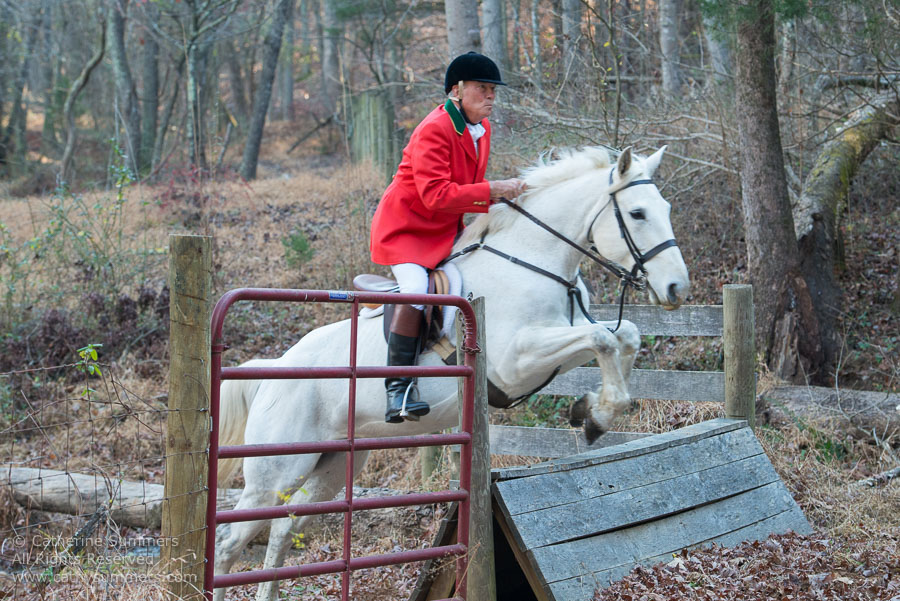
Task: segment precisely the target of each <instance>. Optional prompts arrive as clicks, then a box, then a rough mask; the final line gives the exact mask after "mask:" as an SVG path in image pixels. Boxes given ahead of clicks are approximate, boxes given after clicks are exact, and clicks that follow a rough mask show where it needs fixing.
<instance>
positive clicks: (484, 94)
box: [371, 52, 525, 423]
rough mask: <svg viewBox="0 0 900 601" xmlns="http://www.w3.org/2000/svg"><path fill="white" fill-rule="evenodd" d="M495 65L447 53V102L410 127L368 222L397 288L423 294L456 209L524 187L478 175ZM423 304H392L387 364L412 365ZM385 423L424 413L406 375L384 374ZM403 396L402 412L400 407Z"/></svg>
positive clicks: (444, 250) (483, 204)
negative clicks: (450, 56)
mask: <svg viewBox="0 0 900 601" xmlns="http://www.w3.org/2000/svg"><path fill="white" fill-rule="evenodd" d="M498 85H506V84H505V83H503V81H502V79H501V76H500V70H499V69H498V68H497V65H496V64H495V63H494V61H492V60H491V59H489V58H488V57H486V56H484V55H482V54H478V53H476V52H469V53H467V54H463V55H460V56H458V57H456V58H455V59H453V61H452V62H451V63H450V66H449V67H448V68H447V73H446V75H445V77H444V92H445V93H446V94H447V95H448V98H447V101H446V102H445V103H444V104H443V105H441V106H438V107H437V108H436V109H434V110H433V111H431V113H429V114H428V116H427V117H425V119H423V120H422V122H421V123H420V124H419V125H418V126H417V127H416V129H415V130H414V131H413V133H412V136H411V137H410V140H409V144H407V146H406V148H405V149H404V150H403V159H402V160H401V161H400V166H399V167H398V168H397V173H395V174H394V177H393V181H392V182H391V184H390V185H389V186H388V188H387V190H386V191H385V192H384V196H382V198H381V202H380V203H379V204H378V208H377V210H376V211H375V217H374V218H373V220H372V234H371V253H372V260H373V261H374V262H375V263H379V264H381V265H390V267H391V271H392V272H393V274H394V277H395V278H396V279H397V283H398V284H399V286H400V292H403V293H407V294H425V293H427V291H428V270H431V269H434V268H435V267H436V266H437V265H438V264H439V263H440V262H441V260H443V259H444V258H445V257H447V255H449V254H450V250H451V248H452V247H453V241H454V240H455V239H456V237H457V235H458V234H459V232H461V231H462V229H463V227H465V226H464V225H463V214H465V213H486V212H487V211H488V208H489V207H490V205H491V204H492V203H493V201H494V200H495V199H498V198H506V199H513V198H515V197H517V196H519V195H520V194H521V193H522V192H523V191H524V190H525V183H524V182H523V181H522V180H519V179H506V180H497V181H486V180H485V179H484V174H485V170H486V168H487V162H488V157H489V155H490V149H491V125H490V123H489V122H488V120H487V117H488V116H490V114H491V111H492V110H493V106H494V100H495V97H496V86H498ZM423 309H424V307H423V306H422V305H397V306H396V309H395V311H394V315H393V319H392V320H391V325H390V335H389V337H388V356H387V364H388V365H413V364H414V363H415V360H416V356H417V354H418V347H419V344H420V339H419V336H420V333H421V332H422V329H423V328H422V323H423ZM384 384H385V389H386V390H387V409H386V411H385V415H384V419H385V421H386V422H388V423H402V422H403V419H404V417H407V416H408V417H407V418H408V419H418V418H419V417H421V416H423V415H426V414H427V413H428V412H429V411H430V407H429V406H428V403H426V402H425V401H422V400H420V399H419V398H418V395H417V394H415V384H414V382H413V379H412V378H405V377H403V378H400V377H391V378H386V379H385V382H384ZM404 402H405V409H406V412H405V413H404V411H403V409H404Z"/></svg>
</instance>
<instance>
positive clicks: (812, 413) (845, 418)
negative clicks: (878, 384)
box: [761, 386, 900, 439]
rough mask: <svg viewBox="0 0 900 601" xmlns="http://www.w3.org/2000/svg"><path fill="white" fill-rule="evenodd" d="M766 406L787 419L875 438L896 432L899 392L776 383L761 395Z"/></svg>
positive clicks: (899, 420)
mask: <svg viewBox="0 0 900 601" xmlns="http://www.w3.org/2000/svg"><path fill="white" fill-rule="evenodd" d="M761 399H762V400H763V401H765V402H766V404H767V405H768V406H769V408H770V409H772V410H774V411H776V412H779V413H781V414H783V415H784V416H785V417H787V418H789V419H790V418H794V417H795V416H800V417H802V418H803V419H807V420H808V419H813V420H825V421H829V422H831V423H832V424H833V425H835V426H837V427H839V428H842V429H844V430H847V431H848V433H850V434H853V435H855V436H865V437H870V436H871V435H872V433H873V431H874V432H875V433H876V434H877V435H878V437H879V438H882V439H883V438H886V437H887V436H889V435H891V434H895V433H898V432H900V394H895V393H890V392H872V391H867V390H847V389H837V390H836V389H834V388H820V387H816V386H779V387H777V388H774V389H772V390H770V391H768V392H765V393H763V394H762V395H761Z"/></svg>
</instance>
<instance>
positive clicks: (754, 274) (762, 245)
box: [736, 0, 823, 381]
mask: <svg viewBox="0 0 900 601" xmlns="http://www.w3.org/2000/svg"><path fill="white" fill-rule="evenodd" d="M741 5H742V6H741V9H742V10H741V11H740V12H741V17H739V19H740V21H739V23H738V32H737V35H738V53H737V79H736V96H737V98H736V99H737V121H738V131H739V135H740V141H741V191H742V199H741V205H742V209H743V214H744V234H745V238H746V243H747V258H748V266H749V271H750V277H751V280H752V282H753V285H754V286H755V288H756V291H755V293H754V295H753V296H754V300H755V304H756V306H755V310H756V340H757V344H758V348H760V349H762V350H763V351H764V353H765V357H766V361H767V362H768V363H769V365H770V367H771V368H772V370H773V371H774V373H775V374H776V376H780V377H781V378H783V379H786V380H791V381H794V380H798V379H802V378H803V376H804V371H805V373H806V374H810V373H811V370H812V371H817V370H818V369H820V368H821V367H822V364H823V353H822V345H821V342H820V334H819V329H818V327H819V326H818V322H817V320H816V316H815V310H814V308H813V305H812V300H811V299H810V294H809V289H808V288H807V286H806V282H805V280H804V279H803V277H802V274H801V269H800V260H799V252H798V249H797V241H796V238H795V237H794V221H793V218H792V217H791V207H790V201H789V199H788V192H787V181H786V178H785V170H784V159H783V156H782V146H781V134H780V131H779V128H778V114H777V110H776V92H775V84H776V82H775V13H774V7H773V4H772V0H742V2H741ZM797 359H800V363H799V364H798V362H797Z"/></svg>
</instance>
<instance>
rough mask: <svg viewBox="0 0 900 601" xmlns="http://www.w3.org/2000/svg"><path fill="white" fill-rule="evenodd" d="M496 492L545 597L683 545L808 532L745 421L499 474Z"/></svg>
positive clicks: (618, 573)
mask: <svg viewBox="0 0 900 601" xmlns="http://www.w3.org/2000/svg"><path fill="white" fill-rule="evenodd" d="M493 495H494V502H495V504H496V505H495V518H496V520H497V522H498V524H499V525H500V527H501V529H502V530H503V533H504V534H505V535H506V537H507V539H508V541H509V543H510V546H511V547H512V549H513V552H514V553H515V555H516V557H517V559H518V563H519V564H520V566H521V568H522V570H523V571H524V573H525V575H526V577H527V578H528V581H529V584H530V585H531V588H532V590H533V592H534V593H535V596H536V598H537V599H541V600H543V599H546V600H555V601H570V600H573V601H574V600H578V601H584V600H585V599H590V598H591V596H592V595H593V591H594V590H595V589H597V588H600V587H603V586H607V585H609V584H610V583H611V582H614V581H616V580H619V579H621V578H622V577H623V576H624V575H625V574H627V573H628V572H630V571H631V569H632V568H633V567H634V566H635V564H638V563H640V564H654V563H659V562H661V561H667V560H669V559H671V557H672V555H671V554H672V553H675V552H677V551H680V550H681V549H684V548H689V547H695V546H698V545H703V544H706V543H711V542H716V543H719V544H722V545H735V544H737V543H739V542H741V541H745V540H754V539H764V538H766V537H767V536H769V535H770V534H773V533H782V532H786V531H788V530H794V531H796V532H801V533H808V532H811V528H810V527H809V523H808V522H807V521H806V517H805V516H804V515H803V513H802V512H801V511H800V508H799V507H798V506H797V504H796V503H795V502H794V500H793V498H791V495H790V494H789V493H788V491H787V489H786V488H785V486H784V484H783V483H782V482H781V480H780V479H779V477H778V475H777V474H776V473H775V470H774V468H773V467H772V464H771V463H770V462H769V460H768V458H767V457H766V455H765V453H764V452H763V449H762V447H761V446H760V444H759V441H758V440H757V439H756V436H755V435H754V434H753V431H752V430H751V429H750V428H748V427H747V424H746V422H744V421H739V420H728V419H717V420H712V421H708V422H704V423H701V424H697V425H695V426H689V427H687V428H683V429H681V430H675V431H673V432H669V433H666V434H659V435H655V436H650V437H647V438H642V439H640V440H634V441H631V442H626V443H623V444H620V445H616V446H614V447H608V448H605V449H598V450H596V451H589V452H587V453H582V454H580V455H575V456H572V457H567V458H565V459H558V460H554V461H550V462H547V463H542V464H538V465H533V466H529V467H526V468H510V469H502V470H497V471H496V472H495V473H494V484H493ZM500 586H502V584H501V581H499V579H498V588H499V587H500Z"/></svg>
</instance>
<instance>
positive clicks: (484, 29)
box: [481, 0, 508, 74]
mask: <svg viewBox="0 0 900 601" xmlns="http://www.w3.org/2000/svg"><path fill="white" fill-rule="evenodd" d="M503 12H504V11H503V0H482V2H481V19H482V23H481V39H482V40H483V44H482V48H483V49H484V53H485V54H486V55H487V56H489V57H491V58H492V59H494V62H495V63H497V66H498V67H500V73H502V74H506V71H507V66H508V61H507V59H506V38H505V37H504V35H503V30H504V27H503V25H504V18H503V17H504V15H503Z"/></svg>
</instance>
